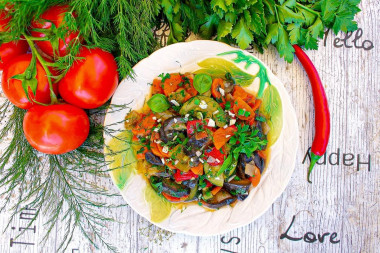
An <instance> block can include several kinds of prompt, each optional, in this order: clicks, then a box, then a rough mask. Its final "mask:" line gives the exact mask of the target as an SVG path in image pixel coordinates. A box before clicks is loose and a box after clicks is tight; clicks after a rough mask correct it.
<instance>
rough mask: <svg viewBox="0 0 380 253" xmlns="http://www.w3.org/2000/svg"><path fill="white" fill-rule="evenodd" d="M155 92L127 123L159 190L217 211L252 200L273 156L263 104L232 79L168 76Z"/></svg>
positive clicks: (141, 162)
mask: <svg viewBox="0 0 380 253" xmlns="http://www.w3.org/2000/svg"><path fill="white" fill-rule="evenodd" d="M151 94H152V95H151V97H150V99H149V100H148V101H147V103H146V105H144V107H143V109H142V111H140V112H138V111H131V112H129V113H128V114H127V116H126V119H125V126H126V128H127V129H129V130H131V131H132V133H133V149H134V151H135V155H136V158H137V159H138V163H139V166H138V168H139V171H140V172H142V173H143V174H144V175H145V176H146V178H147V180H148V181H149V183H150V184H151V186H152V187H153V189H154V190H155V191H156V192H157V193H158V194H160V195H162V196H163V197H165V198H166V199H167V200H168V201H170V202H175V203H181V202H195V203H196V202H197V203H198V204H199V205H202V206H206V207H208V208H211V209H219V208H221V207H223V206H225V205H230V204H233V203H235V202H236V201H237V200H241V201H243V200H244V199H246V198H247V196H248V193H249V189H250V188H251V187H256V186H257V185H258V184H259V182H260V178H261V174H262V173H263V170H264V168H265V163H266V158H267V155H268V151H267V150H268V149H267V143H268V141H267V136H266V133H267V132H268V130H269V129H268V128H269V127H268V125H267V124H266V118H265V117H263V116H261V115H259V110H258V109H259V107H260V105H261V100H260V99H256V98H255V96H254V95H252V94H250V93H248V92H247V91H245V89H243V88H242V87H241V86H240V85H239V84H238V83H236V82H235V80H234V79H233V78H231V75H228V74H227V75H226V76H225V78H214V77H212V76H210V75H208V74H195V75H194V74H192V73H185V74H180V73H172V74H161V75H160V76H159V77H158V78H156V79H154V80H153V83H152V88H151Z"/></svg>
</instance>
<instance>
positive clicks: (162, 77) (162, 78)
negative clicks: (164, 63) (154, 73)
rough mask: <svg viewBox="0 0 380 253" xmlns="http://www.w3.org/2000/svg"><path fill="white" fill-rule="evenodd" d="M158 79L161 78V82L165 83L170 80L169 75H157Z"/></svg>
mask: <svg viewBox="0 0 380 253" xmlns="http://www.w3.org/2000/svg"><path fill="white" fill-rule="evenodd" d="M158 76H159V77H161V82H165V80H166V79H169V78H170V74H169V73H166V74H164V73H162V74H160V75H158Z"/></svg>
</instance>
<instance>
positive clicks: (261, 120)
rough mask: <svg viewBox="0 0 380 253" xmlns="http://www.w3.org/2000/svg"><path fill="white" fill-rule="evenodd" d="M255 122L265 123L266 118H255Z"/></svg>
mask: <svg viewBox="0 0 380 253" xmlns="http://www.w3.org/2000/svg"><path fill="white" fill-rule="evenodd" d="M256 120H257V121H260V122H266V121H267V120H266V118H264V117H263V116H257V117H256Z"/></svg>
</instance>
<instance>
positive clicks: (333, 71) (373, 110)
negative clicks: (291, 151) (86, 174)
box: [0, 0, 380, 253]
mask: <svg viewBox="0 0 380 253" xmlns="http://www.w3.org/2000/svg"><path fill="white" fill-rule="evenodd" d="M379 5H380V2H379V1H378V0H372V1H370V0H368V1H363V2H362V3H361V8H362V10H363V12H361V13H360V14H359V15H358V17H357V21H358V23H359V27H360V28H362V29H363V30H362V32H363V34H362V38H360V39H359V40H358V42H357V44H356V45H357V46H361V45H362V43H363V42H364V41H365V40H369V41H372V42H373V43H374V46H375V47H374V48H373V49H372V50H369V51H367V50H364V49H358V48H356V47H355V45H354V44H353V43H352V40H353V39H354V37H355V34H354V35H353V36H352V37H351V38H350V39H348V40H347V42H346V44H347V45H348V46H353V47H352V48H347V47H345V46H343V47H340V48H336V47H335V46H334V43H335V44H336V45H342V44H343V43H344V42H342V41H337V38H344V37H345V35H343V34H339V35H338V36H333V35H332V34H331V32H330V33H329V35H328V37H327V39H326V41H325V44H326V45H325V46H324V42H321V43H320V48H319V50H318V51H308V55H309V56H310V58H311V59H312V60H313V62H314V63H315V65H316V67H317V68H318V70H319V71H320V74H321V78H322V80H323V81H324V85H325V88H326V93H327V95H328V98H329V102H330V110H331V116H332V132H331V142H330V145H329V147H328V154H327V158H326V164H322V165H320V166H318V167H316V168H315V170H314V172H313V175H312V179H313V184H312V185H310V184H308V183H307V182H306V170H307V163H308V161H306V162H305V164H303V160H304V157H305V154H306V152H307V150H308V147H309V146H310V145H311V143H312V133H313V132H314V127H313V125H314V116H313V115H314V114H313V106H312V97H311V89H310V86H309V82H308V79H307V76H306V74H305V72H304V70H303V69H302V67H301V66H300V64H299V62H298V61H295V62H294V63H293V64H287V63H285V62H284V61H283V60H282V59H279V57H278V55H277V53H276V52H275V50H274V49H273V48H270V49H269V50H268V51H266V53H265V54H259V53H257V52H253V53H254V55H256V56H257V57H258V58H259V59H261V60H262V61H264V62H265V63H267V64H268V65H269V67H270V68H271V69H272V71H273V72H274V73H275V74H276V75H277V76H278V77H279V78H280V79H281V80H282V81H283V83H284V85H285V87H286V89H287V90H288V92H289V94H290V97H291V99H292V101H293V104H294V105H295V108H296V113H297V117H298V122H299V127H300V148H299V151H298V153H297V161H296V169H295V172H294V174H293V176H292V179H291V181H290V183H289V185H288V187H287V188H286V190H285V191H284V193H283V194H282V195H281V196H280V197H279V198H278V199H277V200H276V202H275V203H274V204H273V205H272V207H271V208H270V209H269V210H268V211H267V212H266V213H265V214H264V215H263V216H262V217H261V218H259V219H258V220H256V221H255V222H253V223H252V224H250V225H248V226H246V227H243V228H240V229H235V230H233V231H231V232H229V233H226V234H223V235H220V236H213V237H193V236H186V235H182V234H171V233H167V232H165V231H163V230H161V229H159V228H157V227H155V226H152V225H150V223H149V222H148V221H146V220H145V219H143V218H141V217H140V216H139V215H137V214H136V213H135V212H134V211H133V210H132V209H131V208H129V207H125V208H120V209H118V210H110V211H107V213H110V214H112V215H113V216H114V217H116V219H117V220H119V221H120V222H121V223H120V224H118V223H109V224H108V225H107V226H106V227H104V228H103V231H102V232H103V234H104V235H106V237H107V238H108V239H109V241H111V242H112V243H113V244H115V245H118V246H119V250H120V252H207V253H212V252H243V253H245V252H247V253H248V252H376V249H379V248H380V244H379V241H380V240H379V233H380V222H379V219H380V216H379V213H380V209H379V204H378V202H379V199H380V196H379V189H380V172H379V164H380V117H379V115H380V82H379V80H380V68H379V63H380V48H379V45H378V41H379V40H380V35H379V34H380V10H379V8H376V6H377V7H378V6H379ZM374 7H375V8H374ZM365 46H367V47H368V46H369V42H368V41H367V42H366V44H365ZM0 96H1V94H0ZM0 126H1V123H0ZM338 150H339V156H338V157H339V165H334V164H335V163H336V162H337V153H338ZM344 154H345V156H344ZM369 155H370V156H371V157H370V163H371V170H370V171H368V165H366V164H361V165H360V166H359V171H358V170H357V167H358V166H357V165H358V162H359V159H360V161H361V162H367V161H368V160H369V157H368V156H369ZM343 157H345V158H346V159H347V160H346V161H345V164H350V163H353V164H352V165H345V164H344V161H343ZM351 157H354V159H353V160H352V161H351V160H350V161H349V160H348V159H349V158H351ZM101 182H102V184H103V185H105V186H106V187H109V188H110V189H114V186H113V185H112V183H111V182H110V181H109V180H105V181H101ZM0 201H4V200H3V199H2V197H1V196H0ZM118 203H123V200H122V199H120V200H119V201H118ZM293 216H295V220H294V223H293V225H292V227H291V228H290V229H289V232H288V233H287V234H288V236H290V237H294V238H301V237H302V238H303V237H304V236H305V234H306V233H307V232H310V233H313V234H314V235H315V236H316V239H318V234H320V235H322V234H324V233H329V235H327V236H325V237H324V242H323V243H321V242H319V241H318V240H317V241H316V242H314V243H307V242H305V241H304V240H303V239H302V240H299V241H291V240H288V239H282V240H281V239H280V236H281V234H283V233H284V232H285V231H286V230H287V229H288V227H289V226H290V224H291V222H292V218H293ZM7 219H8V213H7V212H1V213H0V228H1V229H4V228H5V225H6V222H7ZM43 223H44V220H43V219H42V217H41V218H40V219H38V220H37V221H36V225H35V226H36V232H35V233H34V232H33V231H31V232H30V233H29V232H28V233H25V235H24V236H23V237H21V238H19V239H21V240H20V241H21V242H24V243H29V242H30V243H34V244H35V245H21V244H14V245H13V247H10V239H11V238H14V236H15V230H19V229H20V227H23V226H24V225H25V223H24V221H23V220H20V219H19V218H17V219H16V220H15V221H14V222H13V223H12V224H11V227H10V228H8V229H7V230H6V231H5V233H4V234H2V235H1V236H0V252H55V251H56V249H57V246H58V245H57V239H59V238H62V236H63V234H64V233H63V231H61V230H60V229H59V228H60V226H59V224H58V226H57V230H56V233H55V234H53V236H52V237H51V238H50V239H49V240H48V242H47V244H46V245H45V246H43V247H42V246H41V244H39V241H40V240H41V239H42V236H43V232H44V227H43ZM12 227H14V228H15V229H11V228H12ZM334 232H335V233H336V238H333V239H332V241H338V240H339V243H336V244H333V243H331V242H330V236H331V234H332V233H334ZM306 236H308V237H309V238H311V239H313V235H312V234H307V235H306ZM16 242H17V241H16ZM76 249H78V250H76ZM95 251H96V250H95V249H94V248H93V247H91V246H90V245H89V243H88V242H87V241H86V240H85V239H84V237H83V236H82V235H81V234H80V233H79V232H78V233H76V234H75V236H74V240H73V242H72V243H71V244H70V246H69V250H68V252H95ZM98 252H106V250H105V248H104V247H102V248H100V250H98Z"/></svg>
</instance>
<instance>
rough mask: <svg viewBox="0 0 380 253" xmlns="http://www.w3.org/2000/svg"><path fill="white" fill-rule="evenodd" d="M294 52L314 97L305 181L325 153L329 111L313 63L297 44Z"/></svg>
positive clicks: (327, 138)
mask: <svg viewBox="0 0 380 253" xmlns="http://www.w3.org/2000/svg"><path fill="white" fill-rule="evenodd" d="M293 47H294V49H295V54H296V56H297V58H298V59H299V61H300V62H301V64H302V66H303V67H304V69H305V71H306V73H307V75H308V76H309V80H310V84H311V87H312V92H313V98H314V110H315V135H314V140H313V145H312V146H311V161H310V167H309V171H308V173H307V181H308V182H309V183H311V181H310V174H311V172H312V170H313V168H314V165H315V163H316V162H317V161H318V160H319V159H320V158H321V157H322V156H323V155H324V154H325V152H326V147H327V144H328V143H329V138H330V111H329V106H328V102H327V97H326V93H325V89H324V88H323V85H322V82H321V79H320V78H319V74H318V71H317V69H316V68H315V66H314V64H313V63H312V62H311V60H310V58H309V57H308V56H307V55H306V53H305V52H304V51H303V50H302V49H301V48H300V47H299V46H297V45H293Z"/></svg>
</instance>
